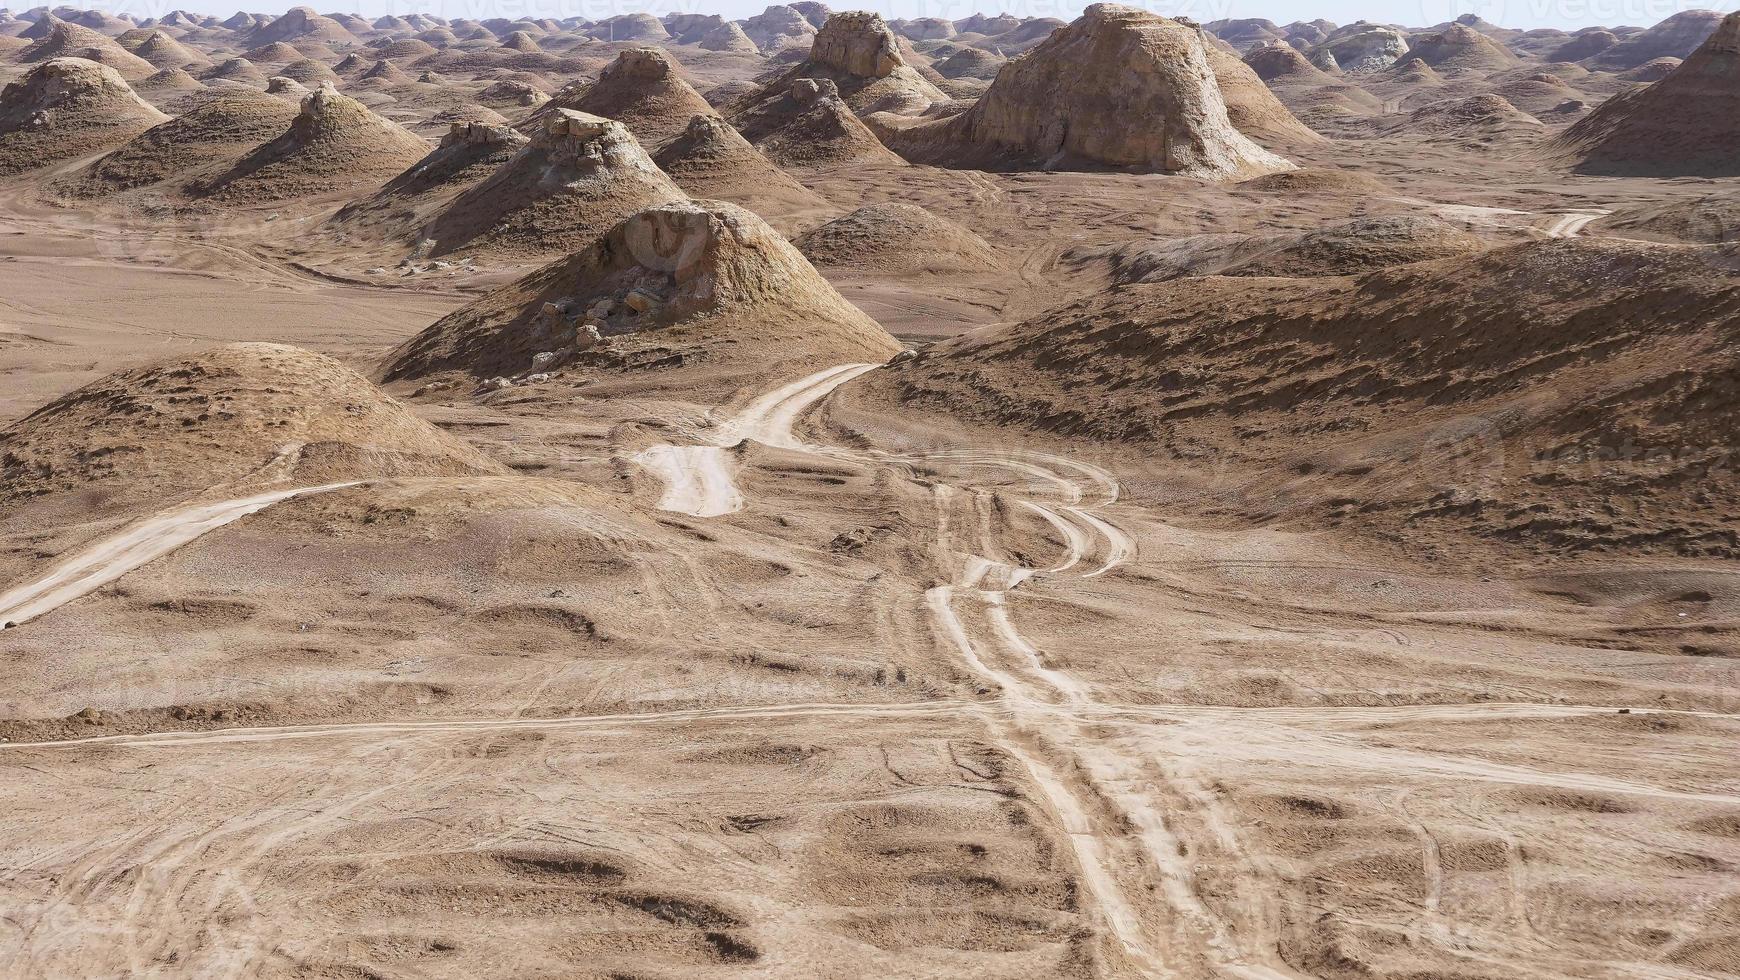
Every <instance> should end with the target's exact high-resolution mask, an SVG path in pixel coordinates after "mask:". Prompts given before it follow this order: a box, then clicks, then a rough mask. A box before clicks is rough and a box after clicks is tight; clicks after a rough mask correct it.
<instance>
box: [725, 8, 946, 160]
mask: <svg viewBox="0 0 1740 980" xmlns="http://www.w3.org/2000/svg"><path fill="white" fill-rule="evenodd" d="M804 80H810V81H814V82H817V83H827V84H829V85H832V86H833V92H834V94H835V95H836V96H837V97H838V98H839V99H840V100H841V101H843V102H845V103H846V105H847V106H849V107H851V109H852V111H853V112H854V113H857V114H859V115H864V114H868V113H872V112H896V113H900V114H903V115H916V114H918V113H921V112H923V111H924V110H925V109H927V108H929V107H930V106H931V105H932V104H934V103H938V102H945V101H947V100H948V96H947V95H945V94H943V92H942V90H941V89H939V88H937V87H936V85H934V84H932V83H931V82H930V81H929V80H927V79H926V78H925V77H924V76H923V75H922V74H920V73H919V72H918V70H917V69H915V68H913V67H912V66H911V65H909V64H907V63H906V60H905V58H904V57H903V56H902V55H901V52H900V45H899V42H898V41H896V39H895V37H894V33H893V32H892V31H890V30H889V29H888V25H887V24H885V23H883V21H882V18H881V17H880V16H878V15H876V14H867V13H845V14H834V15H832V16H830V17H829V18H828V20H827V22H826V23H825V24H823V25H822V29H821V31H819V32H817V34H816V36H815V42H814V44H813V45H812V46H811V48H810V55H809V57H808V58H805V59H803V60H802V61H799V62H798V63H797V64H795V65H793V66H792V67H791V68H789V69H787V70H786V71H784V72H783V73H781V74H779V75H777V76H775V77H774V78H773V79H772V80H771V81H769V82H768V83H767V84H766V85H764V86H763V87H762V88H761V89H760V91H758V92H757V93H756V94H754V95H752V96H749V97H747V98H745V99H743V100H741V101H740V102H739V103H738V104H737V105H736V106H735V107H733V109H732V110H731V112H729V113H728V114H727V115H728V118H730V119H731V121H732V123H733V124H735V125H736V126H737V127H738V128H739V129H741V130H743V131H744V133H745V135H748V134H749V132H750V131H751V130H752V129H754V128H757V120H759V119H760V118H761V117H766V116H768V115H770V114H772V113H773V112H775V111H777V110H779V109H781V108H783V107H785V106H786V105H787V103H786V96H787V93H788V92H789V91H790V90H791V87H792V85H793V84H794V83H796V82H800V81H804ZM754 138H755V137H753V136H752V137H751V139H752V140H753V139H754Z"/></svg>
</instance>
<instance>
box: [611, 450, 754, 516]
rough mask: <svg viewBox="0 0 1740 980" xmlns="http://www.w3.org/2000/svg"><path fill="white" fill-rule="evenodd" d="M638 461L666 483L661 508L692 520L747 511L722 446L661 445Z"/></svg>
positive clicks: (638, 456) (639, 454)
mask: <svg viewBox="0 0 1740 980" xmlns="http://www.w3.org/2000/svg"><path fill="white" fill-rule="evenodd" d="M634 461H635V462H636V463H638V464H640V465H641V466H642V467H644V468H645V469H646V470H647V471H648V472H650V473H652V474H653V475H654V476H656V477H658V478H659V479H660V480H663V481H664V484H665V493H664V496H662V497H660V498H659V509H660V510H668V511H674V512H676V513H678V514H688V515H689V516H691V517H718V516H719V515H721V514H733V513H736V512H737V511H740V510H742V509H743V494H742V492H741V491H739V490H738V489H737V483H736V482H735V481H734V480H732V478H731V469H730V465H729V464H728V463H727V462H726V460H725V450H724V449H723V448H721V447H719V446H673V445H670V444H668V443H660V444H659V445H657V446H652V447H649V448H647V449H643V450H641V451H640V452H638V453H636V454H635V455H634Z"/></svg>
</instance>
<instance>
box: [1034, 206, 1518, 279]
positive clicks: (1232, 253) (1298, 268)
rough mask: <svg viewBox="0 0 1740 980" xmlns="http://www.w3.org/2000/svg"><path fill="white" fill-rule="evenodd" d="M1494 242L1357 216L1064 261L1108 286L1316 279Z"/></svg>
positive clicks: (1074, 254) (1095, 251)
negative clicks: (1100, 272) (1101, 277)
mask: <svg viewBox="0 0 1740 980" xmlns="http://www.w3.org/2000/svg"><path fill="white" fill-rule="evenodd" d="M1490 244H1491V243H1489V242H1487V241H1485V240H1483V239H1481V238H1478V237H1476V236H1474V235H1471V234H1469V233H1467V232H1465V231H1462V230H1460V229H1458V228H1456V227H1455V226H1454V225H1451V224H1448V223H1447V222H1444V221H1442V220H1439V219H1437V218H1431V217H1424V216H1418V215H1395V216H1388V217H1381V218H1356V219H1353V220H1350V221H1344V222H1338V223H1335V224H1331V225H1327V226H1325V227H1322V228H1317V229H1314V230H1312V231H1307V232H1296V233H1276V234H1259V235H1242V234H1207V235H1188V236H1185V237H1183V238H1171V239H1160V240H1155V241H1137V242H1123V243H1119V244H1116V245H1107V246H1091V247H1083V248H1076V249H1071V250H1070V251H1068V252H1066V253H1064V256H1063V259H1064V261H1065V262H1066V263H1068V264H1070V265H1072V266H1074V267H1076V268H1078V269H1087V268H1091V267H1100V268H1103V269H1104V270H1105V272H1106V274H1107V277H1108V278H1109V280H1110V282H1111V283H1113V284H1116V285H1120V286H1128V285H1131V284H1134V283H1159V282H1171V281H1172V280H1175V279H1185V278H1189V277H1192V276H1284V277H1291V278H1315V277H1321V276H1345V275H1354V274H1357V273H1362V272H1370V271H1373V270H1375V269H1382V268H1386V267H1389V266H1393V265H1406V264H1408V263H1411V262H1424V261H1428V260H1431V259H1441V258H1449V257H1452V256H1457V255H1466V254H1468V253H1471V252H1478V251H1481V250H1483V249H1485V248H1488V247H1490Z"/></svg>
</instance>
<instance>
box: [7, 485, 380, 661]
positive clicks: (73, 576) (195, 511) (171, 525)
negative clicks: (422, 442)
mask: <svg viewBox="0 0 1740 980" xmlns="http://www.w3.org/2000/svg"><path fill="white" fill-rule="evenodd" d="M357 485H358V484H357V483H356V482H351V483H329V484H326V485H324V486H316V487H295V488H292V489H289V490H274V491H272V492H270V493H258V494H253V495H252V496H247V497H238V498H236V499H234V500H220V501H218V502H216V503H206V504H195V505H192V506H189V507H178V508H176V509H174V510H168V511H164V512H163V513H161V514H156V515H153V516H151V517H148V518H146V519H145V520H143V521H140V522H139V523H137V524H134V525H133V526H131V527H129V528H127V529H126V530H124V531H122V532H121V533H120V534H117V535H115V536H114V537H111V538H106V539H104V540H103V541H100V542H98V543H97V544H95V545H93V546H91V547H90V548H87V549H86V550H85V551H83V552H80V553H79V554H77V555H74V556H73V557H71V558H69V559H67V560H66V561H64V562H62V563H60V564H59V565H57V566H56V567H55V568H53V569H52V570H50V571H49V572H48V573H47V574H45V575H43V576H42V577H41V578H38V579H35V580H33V581H30V582H26V583H24V584H22V585H18V586H15V587H14V588H12V589H9V590H8V591H7V592H6V593H5V594H3V595H0V628H6V629H10V628H12V627H15V626H21V625H23V624H24V623H27V622H29V621H30V620H32V619H35V618H36V617H38V616H41V615H43V614H45V613H50V612H53V611H54V610H56V609H59V608H60V607H61V606H64V605H66V604H67V603H69V602H71V601H73V600H74V599H77V598H79V597H81V596H85V595H89V594H90V593H92V592H95V591H96V590H97V589H100V588H102V587H103V586H105V585H108V584H109V583H110V582H113V581H115V580H116V579H118V578H120V577H121V576H123V575H126V574H127V573H128V572H131V571H133V570H134V569H136V568H139V567H140V566H142V565H146V564H149V563H151V562H153V561H156V560H157V559H159V558H162V557H163V556H164V555H167V554H169V553H170V552H172V551H174V550H176V549H177V548H180V547H182V546H184V545H186V544H188V543H189V542H191V541H195V540H197V539H198V538H200V537H202V536H203V535H206V534H209V533H211V532H212V531H215V530H217V529H218V528H220V527H223V526H224V525H226V524H230V523H233V522H235V521H238V520H241V519H242V518H244V517H246V516H248V515H249V514H257V513H259V512H260V511H262V510H265V509H266V508H267V507H270V506H272V505H273V504H276V503H280V502H282V501H285V500H289V499H291V498H293V497H305V496H308V495H310V494H316V493H329V492H331V491H333V490H343V489H345V488H346V487H354V486H357Z"/></svg>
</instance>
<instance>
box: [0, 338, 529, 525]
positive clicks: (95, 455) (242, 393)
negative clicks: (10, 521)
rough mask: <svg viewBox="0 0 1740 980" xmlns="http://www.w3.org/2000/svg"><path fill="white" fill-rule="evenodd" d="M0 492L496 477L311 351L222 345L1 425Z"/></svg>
mask: <svg viewBox="0 0 1740 980" xmlns="http://www.w3.org/2000/svg"><path fill="white" fill-rule="evenodd" d="M0 459H3V460H4V463H3V464H0V500H10V501H13V502H18V501H21V500H24V499H28V498H30V497H36V496H41V495H45V494H50V493H58V492H68V491H77V490H92V489H100V490H101V491H102V492H103V493H104V494H106V495H107V497H108V499H109V501H110V502H111V504H113V505H116V506H124V505H125V504H126V503H128V502H141V503H143V502H155V503H158V504H161V503H162V502H164V498H165V497H171V498H173V497H177V496H181V495H184V494H189V493H198V492H202V491H205V490H207V489H208V488H215V487H220V486H223V485H231V486H233V487H234V488H235V489H234V491H232V492H228V493H227V494H226V495H228V496H238V495H241V494H243V493H246V492H247V491H246V489H245V488H247V487H249V486H251V485H252V486H261V487H263V486H266V485H290V486H296V485H309V484H323V483H333V482H341V481H347V480H359V479H366V478H369V477H379V476H399V475H405V476H412V475H415V476H428V475H459V474H468V473H501V472H504V470H503V469H502V467H500V466H499V465H498V464H496V463H494V462H492V461H490V460H489V459H488V458H487V457H485V456H483V455H482V454H481V453H479V452H478V451H477V450H475V449H472V448H471V447H470V446H468V445H466V444H465V443H463V442H461V441H459V440H458V439H455V438H453V437H452V436H449V435H447V434H446V433H443V432H442V431H441V430H439V429H437V428H435V427H434V426H433V425H430V424H429V423H428V422H425V421H423V420H422V419H420V418H418V417H417V416H416V415H414V414H412V413H411V411H410V410H408V409H407V408H405V407H404V406H403V405H401V404H399V403H398V402H397V401H394V400H393V399H392V398H389V397H388V396H387V395H386V393H384V392H382V391H381V390H380V389H378V388H376V387H375V386H374V385H373V384H370V383H369V381H368V380H367V379H366V378H364V377H362V376H361V375H359V374H357V373H356V372H355V371H352V370H351V369H350V368H347V367H345V366H344V365H342V364H339V363H338V362H337V361H334V360H332V359H331V358H329V357H325V356H323V355H320V354H315V353H311V352H309V351H305V350H300V349H298V348H295V347H286V346H282V345H278V344H234V345H230V346H227V347H219V348H216V349H214V350H209V351H206V352H204V353H202V354H196V355H193V356H191V357H184V358H178V359H176V360H172V361H168V362H165V363H161V364H156V365H152V366H150V367H145V368H138V369H134V370H128V371H121V372H118V373H116V374H112V375H109V376H108V377H106V378H102V379H101V380H98V381H96V382H93V383H92V384H89V385H86V386H85V387H83V388H80V389H79V390H77V391H74V392H72V393H70V394H68V395H65V396H63V397H61V398H59V399H57V400H55V401H54V402H51V403H50V404H48V405H45V406H43V407H42V408H39V409H37V410H36V411H35V412H33V413H31V414H30V415H28V416H26V417H25V418H23V419H21V420H19V421H18V422H16V423H14V424H12V425H11V426H9V427H7V428H6V429H4V430H0Z"/></svg>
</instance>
